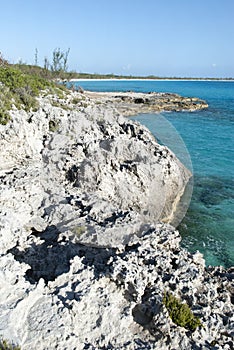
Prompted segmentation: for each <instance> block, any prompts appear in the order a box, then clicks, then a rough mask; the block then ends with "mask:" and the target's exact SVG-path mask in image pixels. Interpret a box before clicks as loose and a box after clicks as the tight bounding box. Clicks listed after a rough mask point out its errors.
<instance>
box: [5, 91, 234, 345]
mask: <svg viewBox="0 0 234 350" xmlns="http://www.w3.org/2000/svg"><path fill="white" fill-rule="evenodd" d="M96 102H97V101H96ZM96 102H95V100H93V99H91V100H89V98H88V97H85V96H84V94H78V93H74V94H72V93H71V94H70V95H69V96H67V97H66V99H65V98H64V100H56V98H55V97H53V96H47V97H44V98H41V99H40V105H41V107H40V109H39V111H37V112H34V113H29V114H26V113H25V112H22V111H21V112H19V111H16V110H15V111H12V121H11V122H10V123H9V124H8V125H6V126H0V135H1V139H0V144H1V150H2V151H1V154H0V176H1V184H0V200H1V206H0V213H1V217H0V225H1V226H0V227H1V232H0V254H1V257H0V266H1V268H0V286H1V287H0V288H1V293H0V334H2V336H3V337H4V338H6V339H9V340H11V341H13V342H15V343H17V344H20V345H21V347H22V349H25V350H27V349H28V350H29V349H39V350H40V349H41V350H44V349H61V350H64V349H69V350H70V349H157V348H159V349H198V348H199V349H203V348H204V349H205V348H208V349H229V348H230V349H231V348H232V346H233V342H232V337H233V322H234V320H233V314H232V308H233V285H232V279H233V271H232V270H229V271H225V270H223V269H222V268H210V269H206V268H205V266H204V260H203V258H202V256H201V255H200V254H199V253H197V254H190V253H188V252H187V251H185V250H183V249H181V248H180V244H179V242H180V236H179V233H178V232H177V231H175V229H174V228H173V227H172V226H170V225H168V224H165V223H164V224H163V223H159V221H160V220H161V221H162V220H164V221H165V222H173V219H174V217H175V214H176V207H177V203H178V201H179V199H180V197H181V195H182V194H183V191H184V188H185V185H186V183H187V182H188V180H189V177H190V173H189V172H188V171H187V170H186V169H185V168H184V167H183V165H182V164H181V163H180V162H179V161H178V160H177V159H176V157H175V156H174V155H173V153H171V152H170V151H169V150H168V149H167V148H166V147H162V146H160V145H158V144H157V142H156V141H155V139H154V138H153V137H152V135H151V134H150V133H149V132H148V131H147V129H145V128H144V127H142V126H140V125H139V124H137V123H135V122H132V121H129V120H127V119H125V118H123V117H122V116H121V115H119V114H118V112H117V111H116V110H115V109H113V108H112V107H110V106H109V105H106V107H105V108H104V107H103V105H99V103H98V104H97V103H96ZM58 104H60V105H61V106H62V108H61V107H59V106H58ZM53 105H54V106H53ZM55 105H56V106H55ZM165 291H171V293H173V294H174V295H176V296H178V297H180V298H181V300H182V301H186V302H187V303H188V304H189V306H190V307H191V309H192V310H193V311H194V313H195V314H196V315H197V316H199V317H200V319H201V322H202V324H203V327H202V328H200V329H197V330H196V331H195V332H194V333H192V332H190V331H188V330H186V329H184V328H182V327H179V326H177V325H175V324H174V323H173V322H172V320H171V319H170V317H169V315H168V311H167V310H166V308H165V306H164V305H163V303H162V299H163V295H164V293H165Z"/></svg>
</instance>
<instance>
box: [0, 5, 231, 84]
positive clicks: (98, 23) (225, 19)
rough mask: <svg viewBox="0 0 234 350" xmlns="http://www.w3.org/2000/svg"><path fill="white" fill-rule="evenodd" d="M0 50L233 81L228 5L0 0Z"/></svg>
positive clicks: (85, 66)
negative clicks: (64, 54)
mask: <svg viewBox="0 0 234 350" xmlns="http://www.w3.org/2000/svg"><path fill="white" fill-rule="evenodd" d="M0 2H1V6H0V52H2V54H3V56H4V57H5V58H6V59H8V60H9V61H11V62H13V63H17V62H19V61H23V62H25V63H28V64H34V63H35V52H36V49H37V51H38V63H39V64H40V65H43V62H44V59H45V57H47V58H48V59H49V60H50V61H51V59H52V53H53V51H54V49H56V48H60V49H61V50H62V51H64V52H65V51H67V50H68V49H69V48H70V52H69V56H68V66H69V67H68V68H69V70H74V71H77V72H88V73H114V74H124V75H140V76H148V75H156V76H161V77H163V76H164V77H165V76H168V77H169V76H170V77H234V0H196V1H195V0H8V1H3V0H0Z"/></svg>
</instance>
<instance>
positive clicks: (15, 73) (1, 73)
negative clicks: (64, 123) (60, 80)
mask: <svg viewBox="0 0 234 350" xmlns="http://www.w3.org/2000/svg"><path fill="white" fill-rule="evenodd" d="M42 90H47V91H48V93H52V94H57V95H58V96H59V97H60V98H62V97H64V92H65V88H64V86H60V85H57V84H55V83H54V82H52V81H49V80H47V79H44V78H42V77H41V76H39V75H38V74H33V73H31V74H27V73H24V72H23V71H22V70H20V69H19V68H15V67H13V66H9V65H8V66H0V124H3V125H5V124H6V123H7V122H8V121H9V119H10V117H9V115H8V111H9V110H10V109H11V108H12V105H13V104H14V105H15V106H16V108H18V109H24V110H25V111H29V110H31V109H32V110H36V109H37V108H38V106H39V103H38V101H37V99H36V97H37V96H39V94H40V92H41V91H42Z"/></svg>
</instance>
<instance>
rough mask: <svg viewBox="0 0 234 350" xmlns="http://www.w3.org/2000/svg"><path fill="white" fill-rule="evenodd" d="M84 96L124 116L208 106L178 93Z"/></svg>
mask: <svg viewBox="0 0 234 350" xmlns="http://www.w3.org/2000/svg"><path fill="white" fill-rule="evenodd" d="M85 95H86V96H89V97H90V98H91V99H92V98H94V99H95V100H96V101H99V103H109V104H111V105H113V106H114V107H115V108H117V109H118V111H120V113H122V114H123V115H124V116H132V115H136V114H139V113H158V112H162V111H170V112H171V111H174V112H176V111H191V112H192V111H196V110H201V109H205V108H208V104H207V102H206V101H204V100H201V99H199V98H196V97H183V96H180V95H178V94H172V93H161V92H149V93H139V92H132V91H130V92H118V93H113V92H91V91H86V92H85Z"/></svg>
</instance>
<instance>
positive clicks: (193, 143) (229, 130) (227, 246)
mask: <svg viewBox="0 0 234 350" xmlns="http://www.w3.org/2000/svg"><path fill="white" fill-rule="evenodd" d="M75 84H76V85H77V86H82V87H83V88H84V89H85V90H92V91H139V92H151V91H156V92H175V93H178V94H180V95H182V96H191V97H199V98H201V99H204V100H206V101H207V102H208V104H209V108H208V109H206V110H203V111H198V112H190V113H189V112H170V113H168V112H167V113H162V114H160V115H159V114H144V115H138V116H136V117H135V118H134V119H136V120H138V121H139V122H141V123H142V124H144V125H146V126H147V127H148V128H149V129H150V130H151V132H152V133H153V134H154V135H155V137H156V138H157V139H158V140H159V141H161V142H162V143H164V144H166V145H168V146H169V147H170V148H171V149H172V150H173V151H174V153H175V154H176V155H177V156H178V157H179V158H180V159H181V160H182V162H183V161H184V163H186V165H187V166H189V167H190V168H191V165H190V164H189V155H190V157H191V161H192V168H193V174H194V185H193V194H192V198H191V203H190V206H189V209H188V211H187V214H186V215H185V217H184V219H183V220H182V222H181V223H180V225H179V230H180V233H181V235H182V244H183V246H184V247H187V248H188V250H190V251H192V252H193V251H196V250H199V251H201V252H202V253H203V254H204V257H205V259H206V264H207V265H223V266H225V267H230V266H234V232H233V231H234V154H233V141H234V138H233V133H234V128H233V127H234V125H233V124H234V82H231V81H227V82H226V81H150V80H147V81H146V80H137V81H136V80H120V81H115V80H110V81H79V82H76V83H75ZM162 120H166V122H165V123H162ZM170 128H171V130H175V129H176V131H177V133H178V134H177V133H176V132H175V133H174V134H173V132H172V133H169V135H168V136H166V133H167V130H168V129H170ZM174 128H175V129H174ZM173 135H174V136H173ZM180 137H181V138H182V140H183V141H181V142H180V143H181V144H183V143H184V144H185V149H186V150H187V151H188V152H187V153H188V156H184V154H183V152H184V150H183V152H182V153H181V149H180V147H178V143H179V142H178V140H179V139H180ZM182 148H183V147H182ZM185 153H186V152H185Z"/></svg>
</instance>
